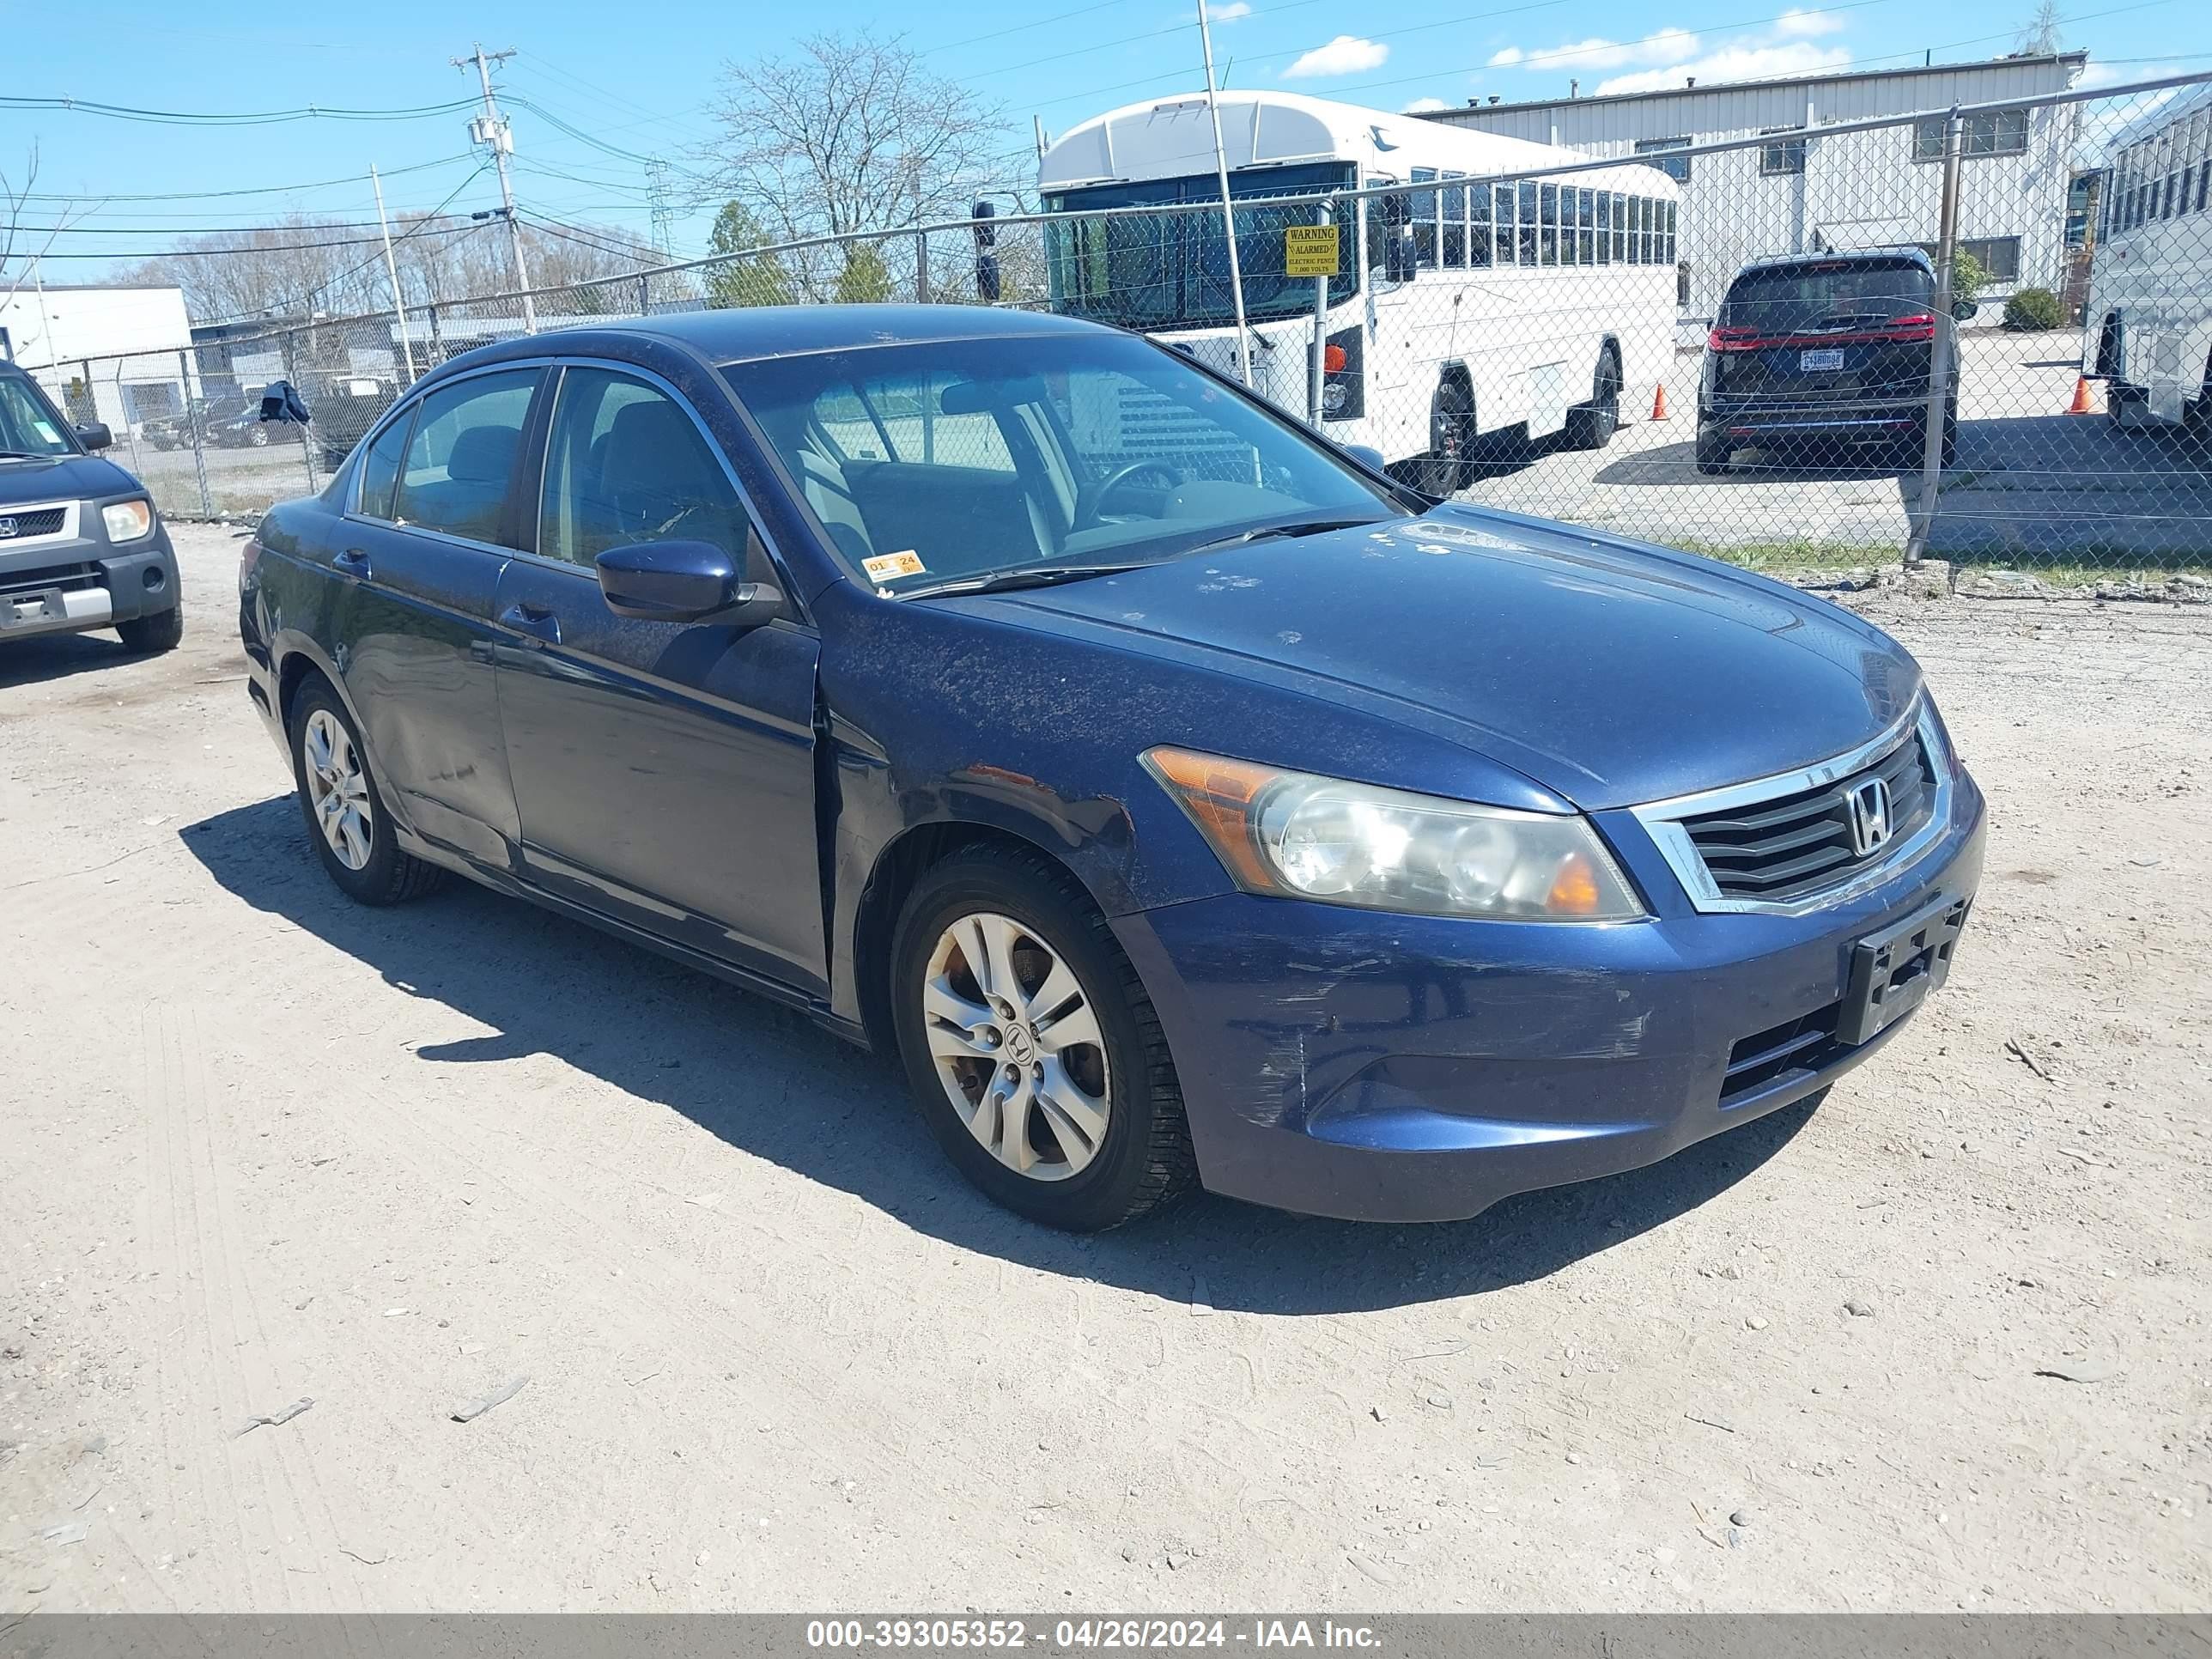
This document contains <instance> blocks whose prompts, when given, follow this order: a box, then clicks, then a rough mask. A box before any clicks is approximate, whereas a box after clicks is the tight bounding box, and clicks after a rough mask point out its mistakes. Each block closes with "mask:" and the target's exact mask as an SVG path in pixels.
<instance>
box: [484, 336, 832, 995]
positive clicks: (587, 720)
mask: <svg viewBox="0 0 2212 1659" xmlns="http://www.w3.org/2000/svg"><path fill="white" fill-rule="evenodd" d="M539 502H540V509H539V511H538V514H537V520H538V523H537V530H536V541H535V545H534V550H533V551H532V552H530V553H528V554H523V555H518V556H516V557H514V558H513V559H512V560H511V561H510V562H508V563H507V566H506V568H505V569H504V570H503V572H502V573H501V577H500V580H499V593H498V605H497V612H496V620H497V622H498V624H499V627H500V629H501V640H500V645H499V649H498V657H499V665H500V667H499V688H500V690H499V702H500V714H501V726H502V728H503V730H504V732H505V733H506V740H507V765H508V768H509V769H510V771H511V774H512V775H513V787H514V794H515V800H516V803H517V805H518V808H519V811H520V821H521V827H522V856H523V860H524V864H525V867H526V870H527V872H528V873H529V876H530V878H531V879H532V881H533V882H534V883H536V884H538V886H540V887H542V888H544V890H546V891H548V892H549V893H550V894H552V895H554V896H556V897H562V898H565V899H568V901H569V902H573V903H576V904H579V905H582V906H584V907H586V908H589V909H592V910H595V911H600V912H605V913H607V914H611V915H614V916H616V917H617V918H618V919H620V920H622V921H627V922H629V924H630V925H632V926H633V927H639V928H642V929H644V930H646V931H647V932H651V933H658V934H659V935H661V936H663V937H665V938H667V939H671V940H673V941H675V942H677V943H678V944H682V945H688V946H690V947H691V948H692V949H694V950H696V951H702V952H704V953H706V954H708V955H709V956H713V957H719V958H720V959H722V960H725V961H727V962H730V963H733V964H735V965H737V966H738V967H740V968H743V969H747V970H749V971H751V972H754V973H757V974H759V975H764V976H765V977H767V978H769V979H771V980H775V981H779V982H781V983H782V984H784V985H787V986H789V987H793V988H796V989H798V990H799V991H800V992H802V993H803V994H806V995H809V996H819V995H823V994H826V991H827V979H826V967H825V953H824V949H823V940H824V934H823V919H822V884H821V874H820V869H819V865H818V861H817V846H816V819H815V801H814V744H815V732H814V690H815V670H816V663H817V658H818V655H819V650H818V647H819V641H818V640H817V636H816V635H815V634H814V632H813V630H812V629H811V628H810V627H808V626H806V625H805V624H804V623H801V622H799V621H798V620H795V619H793V618H789V617H786V618H781V619H778V620H776V621H775V622H771V623H767V624H765V625H761V626H752V627H744V628H738V627H732V626H730V625H727V624H722V623H659V622H641V621H638V620H635V619H633V618H627V617H617V616H616V615H615V614H614V612H613V611H610V610H608V609H607V606H606V603H605V599H603V598H602V597H601V595H600V592H599V581H598V579H597V575H596V573H595V571H594V569H593V566H592V561H593V559H594V558H596V557H597V556H598V555H599V554H600V553H603V552H605V551H606V550H608V549H610V548H612V547H620V546H625V545H629V544H635V543H640V542H650V541H657V540H662V539H683V540H686V541H707V542H712V543H714V544H717V545H719V546H720V547H721V548H722V549H723V550H725V551H726V552H727V553H729V554H730V556H731V557H732V559H733V560H734V561H737V562H738V564H739V568H741V569H742V568H744V561H745V560H746V558H747V553H748V547H749V544H750V543H751V542H752V541H753V538H754V532H753V530H752V521H751V519H750V515H749V513H748V512H747V510H746V507H745V505H744V501H743V499H742V497H741V496H740V495H739V493H738V488H737V485H736V483H735V482H734V480H733V477H732V474H731V472H730V471H729V469H728V468H727V466H726V465H725V464H724V462H723V459H722V457H721V454H720V450H719V449H718V448H717V447H715V445H714V441H713V440H712V439H711V438H710V437H709V436H708V434H707V432H706V430H705V429H704V428H703V427H702V425H701V424H700V423H699V422H698V421H697V419H696V417H695V416H694V415H693V414H692V412H691V410H690V408H689V407H688V405H686V404H684V401H683V400H682V398H680V397H678V395H677V393H676V392H675V391H674V390H673V389H672V388H671V387H670V386H667V385H665V383H664V382H662V381H660V380H658V379H657V378H654V377H652V376H647V375H645V374H642V373H641V372H639V371H635V370H631V369H623V368H613V367H611V366H607V365H599V364H571V365H570V366H568V368H566V369H565V370H564V371H563V372H562V376H561V380H560V385H559V387H558V390H557V392H556V395H555V398H554V402H553V405H552V411H551V416H550V429H549V432H548V435H547V441H546V447H545V459H544V469H543V483H542V489H541V491H540V495H539ZM760 574H763V575H766V574H771V573H769V572H768V571H765V570H763V571H762V572H761V573H760ZM784 586H785V591H786V592H790V586H789V584H788V582H785V583H784Z"/></svg>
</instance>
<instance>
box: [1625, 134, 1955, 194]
mask: <svg viewBox="0 0 2212 1659" xmlns="http://www.w3.org/2000/svg"><path fill="white" fill-rule="evenodd" d="M1689 147H1690V141H1689V140H1688V139H1686V138H1639V139H1638V140H1637V141H1636V153H1637V154H1638V155H1642V156H1644V157H1647V158H1648V159H1649V160H1650V163H1651V165H1652V166H1653V167H1657V168H1658V169H1659V171H1660V172H1662V173H1665V174H1666V175H1667V176H1668V178H1669V179H1673V180H1674V182H1675V183H1676V184H1678V185H1686V184H1688V183H1689V182H1690V158H1689V157H1688V156H1686V155H1668V154H1667V152H1668V150H1672V149H1689ZM1942 153H1943V139H1942V134H1941V133H1938V134H1937V135H1936V154H1937V155H1942Z"/></svg>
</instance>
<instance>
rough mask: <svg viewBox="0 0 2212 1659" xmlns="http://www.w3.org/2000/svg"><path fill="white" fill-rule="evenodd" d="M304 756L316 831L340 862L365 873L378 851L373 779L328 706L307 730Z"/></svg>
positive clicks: (303, 739)
mask: <svg viewBox="0 0 2212 1659" xmlns="http://www.w3.org/2000/svg"><path fill="white" fill-rule="evenodd" d="M300 756H301V760H302V761H304V762H305V763H306V768H305V769H306V774H307V805H309V806H310V807H311V808H313V811H314V816H315V824H316V827H317V828H319V829H321V830H322V832H323V839H324V840H325V841H326V842H329V843H330V847H331V852H332V853H333V854H336V855H337V860H338V862H339V863H340V864H343V866H345V867H346V868H347V869H349V870H359V869H362V868H363V867H365V866H367V865H368V855H369V854H370V852H371V851H372V850H374V841H375V833H376V817H375V814H374V811H372V809H371V808H370V805H369V799H368V774H367V773H365V772H363V771H362V766H361V756H360V754H359V752H358V751H357V750H356V749H355V748H354V743H353V737H352V735H351V734H350V733H349V732H347V730H346V729H345V727H344V726H343V725H342V724H340V723H339V720H338V719H337V716H336V715H335V714H331V711H330V710H329V709H327V708H318V709H316V710H315V711H314V712H313V714H309V715H308V716H307V723H306V725H305V726H302V727H301V736H300Z"/></svg>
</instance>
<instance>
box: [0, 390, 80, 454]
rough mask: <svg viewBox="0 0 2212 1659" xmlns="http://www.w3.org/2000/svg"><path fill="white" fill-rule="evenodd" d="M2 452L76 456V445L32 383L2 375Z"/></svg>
mask: <svg viewBox="0 0 2212 1659" xmlns="http://www.w3.org/2000/svg"><path fill="white" fill-rule="evenodd" d="M0 453H5V454H8V455H74V454H75V453H76V443H75V442H74V441H72V440H71V439H70V435H69V433H68V431H67V430H66V429H65V428H64V427H63V426H62V424H61V422H59V421H58V420H56V419H55V418H54V411H53V410H52V407H51V406H50V405H49V404H47V402H46V399H45V398H42V397H40V395H39V393H38V392H37V391H36V390H34V389H33V387H32V386H31V384H30V382H28V381H27V380H24V379H22V378H21V376H20V375H15V374H0Z"/></svg>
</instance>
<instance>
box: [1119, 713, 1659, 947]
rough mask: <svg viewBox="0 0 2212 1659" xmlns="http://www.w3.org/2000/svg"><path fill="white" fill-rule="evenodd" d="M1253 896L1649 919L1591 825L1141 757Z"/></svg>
mask: <svg viewBox="0 0 2212 1659" xmlns="http://www.w3.org/2000/svg"><path fill="white" fill-rule="evenodd" d="M1142 759H1143V761H1144V763H1145V767H1146V770H1148V771H1149V772H1151V773H1152V775H1153V776H1154V777H1155V778H1158V780H1159V781H1160V783H1161V785H1162V787H1164V788H1165V789H1166V790H1167V792H1168V793H1170V795H1172V796H1173V797H1175V799H1176V804H1177V805H1180V806H1181V807H1182V810H1183V811H1184V812H1185V813H1187V814H1188V816H1189V818H1190V821H1191V822H1192V823H1194V824H1195V825H1197V826H1198V829H1199V833H1200V835H1202V836H1205V837H1206V841H1207V842H1208V843H1209V844H1210V845H1211V846H1212V848H1213V850H1214V852H1215V853H1217V854H1219V856H1220V859H1221V862H1222V864H1223V866H1225V868H1226V869H1227V870H1228V872H1229V873H1230V874H1231V876H1232V877H1234V878H1236V881H1237V885H1238V886H1240V887H1242V888H1243V889H1244V890H1246V891H1247V892H1251V893H1267V894H1273V895H1275V896H1279V897H1294V898H1306V899H1316V900H1318V901H1320V902H1322V903H1324V904H1350V905H1357V906H1359V907H1360V908H1364V909H1370V910H1395V911H1400V912H1402V913H1405V914H1408V915H1429V916H1482V917H1487V918H1490V919H1492V920H1495V921H1629V920H1631V919H1632V918H1635V917H1638V916H1641V915H1644V907H1643V905H1642V904H1641V903H1640V902H1638V899H1637V897H1636V894H1635V891H1634V890H1632V888H1631V887H1630V886H1629V884H1628V881H1627V878H1626V877H1624V876H1623V875H1622V874H1621V872H1620V866H1617V865H1616V864H1614V863H1613V859H1612V856H1611V855H1610V854H1607V851H1606V849H1605V845H1604V843H1603V842H1601V841H1600V840H1599V839H1598V837H1597V832H1596V831H1595V829H1592V828H1591V827H1590V825H1589V820H1587V819H1585V818H1582V817H1558V816H1554V815H1553V814H1551V813H1547V812H1516V811H1510V810H1508V809H1506V808H1504V807H1499V806H1477V805H1474V804H1472V803H1471V802H1467V801H1455V800H1443V799H1437V797H1436V796H1433V795H1416V794H1411V793H1407V792H1406V791H1405V790H1402V789H1383V788H1380V787H1376V786H1375V785H1373V784H1365V783H1346V782H1344V781H1340V780H1338V779H1335V778H1321V777H1315V776H1313V775H1310V774H1308V773H1304V772H1286V771H1283V770H1281V769H1279V768H1276V767H1272V766H1260V765H1256V764H1255V763H1252V762H1250V761H1240V760H1229V759H1225V758H1224V757H1221V756H1218V755H1201V754H1197V753H1194V751H1192V750H1188V749H1168V748H1159V749H1151V750H1146V752H1145V754H1144V755H1143V757H1142Z"/></svg>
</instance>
